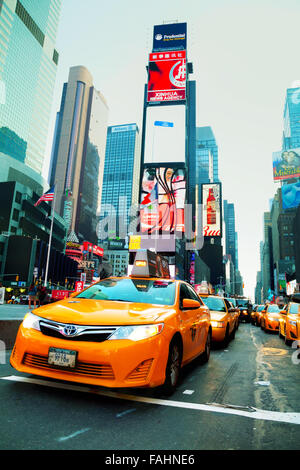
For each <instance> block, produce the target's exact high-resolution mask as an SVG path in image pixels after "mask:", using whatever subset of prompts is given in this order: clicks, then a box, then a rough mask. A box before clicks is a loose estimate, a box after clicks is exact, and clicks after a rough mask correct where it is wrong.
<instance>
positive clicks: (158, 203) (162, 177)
mask: <svg viewBox="0 0 300 470" xmlns="http://www.w3.org/2000/svg"><path fill="white" fill-rule="evenodd" d="M185 195H186V170H185V169H184V168H168V167H163V168H145V170H144V174H143V180H142V194H141V206H140V209H141V210H140V215H141V229H142V232H148V233H153V232H156V231H162V232H169V233H174V232H184V204H185Z"/></svg>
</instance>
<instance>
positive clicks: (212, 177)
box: [196, 126, 219, 183]
mask: <svg viewBox="0 0 300 470" xmlns="http://www.w3.org/2000/svg"><path fill="white" fill-rule="evenodd" d="M196 149H197V150H196V152H197V158H198V159H199V161H200V163H201V165H199V167H202V168H201V172H202V177H208V178H209V181H213V182H215V183H217V182H219V150H218V144H217V141H216V138H215V135H214V133H213V130H212V128H211V127H210V126H204V127H197V128H196ZM205 182H207V181H205Z"/></svg>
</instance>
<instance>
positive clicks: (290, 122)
mask: <svg viewBox="0 0 300 470" xmlns="http://www.w3.org/2000/svg"><path fill="white" fill-rule="evenodd" d="M283 127H284V129H283V139H282V149H283V150H288V149H293V148H297V147H298V148H299V147H300V87H298V88H288V89H287V91H286V98H285V104H284V112H283Z"/></svg>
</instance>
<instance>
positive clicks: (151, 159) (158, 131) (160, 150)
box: [144, 104, 186, 164]
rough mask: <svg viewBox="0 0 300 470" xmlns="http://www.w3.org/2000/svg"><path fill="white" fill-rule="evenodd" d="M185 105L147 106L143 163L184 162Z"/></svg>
mask: <svg viewBox="0 0 300 470" xmlns="http://www.w3.org/2000/svg"><path fill="white" fill-rule="evenodd" d="M185 133H186V107H185V105H184V104H173V105H164V106H148V107H147V110H146V133H145V150H144V163H157V164H161V163H163V164H164V163H175V162H178V163H185V152H186V138H185Z"/></svg>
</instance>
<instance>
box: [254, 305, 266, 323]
mask: <svg viewBox="0 0 300 470" xmlns="http://www.w3.org/2000/svg"><path fill="white" fill-rule="evenodd" d="M264 308H265V306H264V305H256V306H255V307H254V309H253V312H252V313H251V322H252V324H253V325H256V326H260V320H261V315H262V313H261V312H262V311H263V310H264Z"/></svg>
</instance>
